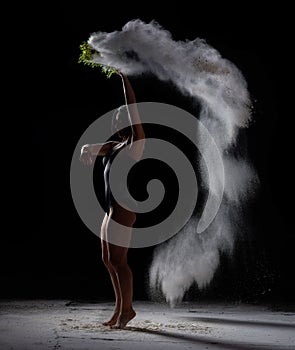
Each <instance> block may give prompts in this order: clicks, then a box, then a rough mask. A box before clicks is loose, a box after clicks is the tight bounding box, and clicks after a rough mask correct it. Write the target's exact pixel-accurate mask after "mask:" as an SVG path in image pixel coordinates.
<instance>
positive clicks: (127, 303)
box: [80, 74, 145, 329]
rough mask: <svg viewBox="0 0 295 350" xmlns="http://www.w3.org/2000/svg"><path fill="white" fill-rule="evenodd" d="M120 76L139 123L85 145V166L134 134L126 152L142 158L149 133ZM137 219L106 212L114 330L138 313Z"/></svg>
mask: <svg viewBox="0 0 295 350" xmlns="http://www.w3.org/2000/svg"><path fill="white" fill-rule="evenodd" d="M119 75H120V77H121V79H122V82H123V90H124V95H125V101H126V105H127V104H128V114H129V117H130V120H131V121H132V123H133V124H135V125H133V127H132V129H133V132H132V135H120V136H121V138H122V140H121V142H113V141H110V142H106V143H103V144H99V143H98V144H92V145H84V146H83V147H82V149H81V155H80V161H81V162H83V163H84V164H85V165H92V164H93V160H94V157H95V156H105V155H107V154H108V153H109V152H112V151H113V150H115V149H118V148H120V147H124V146H125V145H126V144H127V140H128V139H129V140H130V137H131V139H132V143H131V147H126V148H125V150H124V151H126V152H127V153H128V155H129V156H130V157H132V158H133V159H135V160H139V159H140V158H141V155H142V152H143V148H144V137H145V135H144V131H143V128H142V125H141V121H140V117H139V113H138V109H137V106H136V100H135V95H134V92H133V89H132V87H131V84H130V82H129V80H128V78H127V77H126V76H124V75H123V74H119ZM139 140H140V141H141V142H137V143H135V144H134V145H133V142H134V141H139ZM111 219H113V220H115V221H116V222H118V223H120V224H121V225H124V226H121V229H120V230H121V232H118V231H117V229H116V230H115V229H114V225H113V221H112V220H111ZM135 220H136V214H135V213H133V212H132V211H129V210H126V209H125V208H123V207H121V206H120V205H119V204H114V205H113V206H112V207H111V208H109V211H108V213H106V214H105V217H104V219H103V222H102V225H101V248H102V261H103V263H104V264H105V266H106V268H107V270H108V272H109V275H110V278H111V281H112V285H113V289H114V293H115V299H116V302H115V308H114V311H113V315H112V316H111V318H110V319H109V320H108V321H106V322H103V323H102V324H103V325H105V326H110V327H111V328H114V329H122V328H124V327H125V326H126V325H127V323H128V322H129V321H130V320H132V319H133V318H134V317H135V316H136V313H135V311H134V309H133V306H132V300H133V275H132V271H131V269H130V267H129V265H128V262H127V253H128V244H129V242H130V239H131V233H132V227H133V224H134V222H135ZM114 233H115V234H116V235H122V237H124V238H126V244H125V246H124V247H122V246H117V245H114V244H112V243H110V242H109V240H108V236H109V235H111V234H114Z"/></svg>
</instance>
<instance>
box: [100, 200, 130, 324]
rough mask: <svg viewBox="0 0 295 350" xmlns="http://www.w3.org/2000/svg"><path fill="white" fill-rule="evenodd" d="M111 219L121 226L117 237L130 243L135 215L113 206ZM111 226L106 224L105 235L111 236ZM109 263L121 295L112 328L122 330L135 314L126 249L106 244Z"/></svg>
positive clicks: (109, 223) (110, 223) (109, 222)
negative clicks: (119, 236) (121, 236)
mask: <svg viewBox="0 0 295 350" xmlns="http://www.w3.org/2000/svg"><path fill="white" fill-rule="evenodd" d="M111 218H112V219H113V220H115V221H117V222H119V223H121V224H122V225H125V226H123V227H122V228H121V232H116V234H118V235H124V237H125V239H126V240H127V242H130V239H131V232H132V225H133V224H134V222H135V218H136V216H135V214H134V213H132V212H128V211H126V210H124V209H122V208H121V207H117V206H114V210H113V212H112V215H111ZM126 226H127V227H126ZM112 230H113V225H112V222H111V221H108V224H107V231H106V232H107V235H108V234H111V233H112ZM107 247H108V251H109V261H110V263H111V265H112V267H113V269H114V270H115V272H116V275H117V278H118V282H119V288H120V293H121V309H120V314H119V317H118V319H117V322H116V324H115V325H113V327H112V328H124V327H125V326H126V324H127V323H128V322H129V321H130V320H131V319H132V318H134V317H135V315H136V313H135V311H134V310H133V307H132V299H133V275H132V271H131V269H130V267H129V265H128V262H127V253H128V248H127V247H121V246H117V245H114V244H112V243H109V242H107Z"/></svg>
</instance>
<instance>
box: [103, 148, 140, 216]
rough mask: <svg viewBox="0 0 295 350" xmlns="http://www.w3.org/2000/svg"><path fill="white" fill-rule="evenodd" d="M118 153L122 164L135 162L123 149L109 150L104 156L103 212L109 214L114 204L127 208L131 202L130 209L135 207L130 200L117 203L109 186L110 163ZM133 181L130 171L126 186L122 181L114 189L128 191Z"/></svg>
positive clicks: (125, 199) (134, 203) (133, 202)
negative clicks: (125, 189) (126, 189)
mask: <svg viewBox="0 0 295 350" xmlns="http://www.w3.org/2000/svg"><path fill="white" fill-rule="evenodd" d="M119 152H122V154H120V156H123V157H124V158H123V159H122V161H123V163H126V164H129V167H130V164H132V163H133V164H135V163H136V161H135V160H133V159H132V158H131V157H130V156H128V154H127V152H126V150H125V147H124V146H123V147H120V148H119V149H117V150H111V151H110V152H109V153H108V154H107V155H105V156H104V157H103V159H102V162H103V166H104V188H105V210H106V212H109V210H110V208H111V207H113V205H114V203H117V204H121V205H122V204H123V205H125V206H127V207H130V201H131V202H132V207H134V205H135V206H136V202H135V201H134V200H132V198H131V199H130V198H124V197H123V200H124V201H123V202H122V203H118V202H117V201H116V200H115V198H114V196H113V194H112V191H111V186H110V178H109V177H110V170H111V166H112V162H113V160H114V159H115V157H116V156H117V155H118V153H119ZM134 179H135V176H134V175H133V171H132V169H131V170H130V172H129V173H128V181H127V184H126V183H123V180H122V182H121V183H117V184H116V188H117V189H118V188H119V189H120V188H126V187H127V188H128V190H130V187H131V186H133V185H134Z"/></svg>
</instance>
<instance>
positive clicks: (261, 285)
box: [1, 1, 295, 302]
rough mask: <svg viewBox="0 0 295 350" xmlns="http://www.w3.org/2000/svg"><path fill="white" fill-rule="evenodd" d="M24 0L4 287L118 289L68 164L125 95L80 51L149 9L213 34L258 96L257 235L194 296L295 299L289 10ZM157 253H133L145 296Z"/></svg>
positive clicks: (158, 86) (64, 291) (193, 33)
mask: <svg viewBox="0 0 295 350" xmlns="http://www.w3.org/2000/svg"><path fill="white" fill-rule="evenodd" d="M243 6H244V7H243ZM26 10H28V11H27V12H28V13H30V14H29V15H28V16H24V20H23V21H19V22H18V23H17V24H16V34H15V35H14V44H15V45H16V46H17V45H19V47H18V48H17V50H16V51H15V56H16V61H18V55H22V65H21V69H20V71H21V72H20V75H17V74H16V75H13V78H11V81H12V85H13V87H14V89H13V100H12V103H11V105H10V107H11V108H10V114H11V115H12V117H13V123H16V125H17V126H18V123H20V122H22V124H24V129H22V127H21V128H20V127H19V128H18V130H19V131H20V135H21V136H20V138H19V139H17V140H15V138H14V140H15V141H14V142H13V143H14V145H17V146H16V150H15V152H16V160H17V161H16V162H14V163H15V164H16V167H15V168H16V170H15V171H12V170H7V172H8V175H9V177H11V178H13V179H14V180H13V181H14V183H13V188H16V196H13V200H12V201H13V205H12V206H11V209H10V215H9V223H10V224H9V226H8V228H6V229H3V232H2V237H1V238H2V254H1V259H2V265H1V266H2V273H1V297H2V298H34V297H38V298H43V297H46V298H69V299H71V298H76V299H94V300H100V299H105V298H107V299H111V298H112V297H113V295H112V292H111V284H110V281H109V278H108V275H107V272H106V271H105V268H104V266H103V264H102V262H101V260H100V244H99V239H98V238H97V237H96V236H95V235H94V234H93V233H92V232H89V230H88V229H87V228H86V227H85V225H84V224H83V223H82V221H81V220H80V218H79V217H78V215H77V213H76V210H75V208H74V205H73V203H72V199H71V194H70V185H69V167H70V162H71V157H72V153H73V150H74V147H75V145H76V142H77V141H78V139H79V137H80V135H81V133H82V132H83V131H84V130H85V128H86V127H87V126H88V125H89V124H90V123H91V122H92V121H93V120H94V119H96V118H97V116H99V115H102V114H103V113H105V112H107V111H109V110H111V109H113V108H116V107H118V106H119V105H120V104H122V103H123V94H122V89H121V82H120V80H119V78H118V77H113V78H111V79H106V77H104V76H103V75H101V74H99V73H98V72H96V71H94V70H92V69H90V68H87V67H84V66H82V65H80V64H78V63H77V59H78V55H79V44H80V43H81V42H82V41H83V40H86V39H87V38H88V36H89V34H90V33H92V32H94V31H113V30H120V29H121V27H122V26H123V25H124V24H125V23H126V22H127V21H129V20H131V19H135V18H140V19H142V20H143V21H146V22H148V21H150V20H153V19H154V20H156V21H158V22H159V23H160V24H161V25H162V26H163V27H164V28H166V29H167V30H169V31H170V32H171V33H172V35H173V38H174V39H175V40H185V39H189V40H192V39H194V38H195V37H201V38H204V39H206V40H207V42H208V43H209V44H211V45H212V46H213V47H215V48H216V49H218V50H219V51H220V53H221V54H222V55H223V56H224V57H226V58H228V59H230V60H231V61H232V62H234V63H235V64H236V65H237V66H238V67H239V68H240V69H241V70H242V72H243V73H244V75H245V77H246V79H247V81H248V84H249V90H250V92H251V95H252V97H253V100H254V101H255V103H254V106H255V109H254V116H255V122H254V123H253V124H252V126H251V128H250V129H249V130H248V131H247V138H248V148H249V154H250V157H251V159H252V161H253V163H254V165H255V167H256V169H257V171H258V174H259V177H260V180H261V187H260V191H259V193H258V194H257V198H256V200H255V201H254V202H253V203H252V204H251V210H252V211H251V212H252V219H251V225H252V226H253V233H252V235H251V237H250V238H249V239H245V240H240V241H238V242H237V245H236V250H235V252H234V254H233V256H231V257H222V259H221V265H220V268H219V269H218V271H217V273H216V275H215V278H214V280H213V282H212V284H211V286H210V287H209V288H208V289H207V290H205V291H199V290H198V289H197V288H196V287H195V288H192V289H191V290H190V291H189V293H187V295H186V298H188V299H193V300H198V299H200V298H201V299H202V298H212V299H220V300H234V301H236V300H238V301H240V300H242V301H252V302H254V301H269V300H272V301H280V302H285V301H291V300H293V301H294V295H295V286H294V262H295V260H294V243H295V238H294V229H293V227H292V215H293V212H292V197H291V189H292V187H293V183H292V180H293V176H292V173H293V170H292V167H291V164H292V163H291V162H292V160H293V159H294V157H293V154H292V148H291V143H292V133H293V130H292V127H291V122H292V119H293V115H292V112H293V108H292V101H293V99H292V96H291V93H292V91H293V87H292V84H291V82H292V80H291V74H292V66H293V62H292V56H291V54H290V49H289V47H290V45H291V44H292V41H291V39H290V37H291V34H290V27H291V23H290V22H289V18H288V13H289V12H288V9H287V8H271V7H268V8H266V9H258V8H257V7H255V6H252V5H251V4H250V3H245V4H241V5H239V8H235V7H233V6H232V5H231V6H229V5H228V6H225V5H223V6H220V7H219V8H217V7H214V6H213V5H212V6H211V5H208V6H206V5H201V4H198V5H194V6H193V5H192V3H191V4H185V3H183V4H182V6H179V5H177V6H174V5H169V7H164V8H163V9H162V10H160V9H159V8H158V7H157V6H156V5H153V4H151V3H146V4H143V3H141V4H140V6H138V7H137V6H134V5H133V6H131V5H129V4H128V3H124V4H121V5H118V4H115V3H110V4H102V3H99V2H93V1H92V2H91V1H90V2H78V3H75V4H73V3H71V2H69V3H66V2H59V3H58V4H57V5H55V6H53V5H49V4H48V5H46V4H42V5H39V7H38V6H37V7H34V8H32V9H26ZM23 22H25V23H24V25H21V24H20V23H23ZM278 23H280V25H278ZM24 52H27V53H28V54H26V55H25V57H23V56H24V55H23V53H24ZM131 81H132V83H133V86H134V88H135V91H136V95H137V100H138V101H139V102H143V101H157V102H165V103H171V104H175V105H178V106H180V107H183V108H186V109H189V108H190V107H189V106H190V103H189V102H190V101H188V100H187V99H185V98H184V97H182V96H181V95H180V94H179V93H178V92H177V91H176V90H175V89H174V88H173V87H171V86H169V84H167V83H162V82H159V81H157V80H156V79H155V78H154V77H151V76H149V77H143V78H131ZM15 96H17V98H16V97H15ZM14 129H15V128H14ZM6 151H7V149H6ZM5 154H6V153H5ZM8 169H10V168H9V167H8ZM13 169H14V167H13ZM3 190H5V184H4V188H3ZM152 253H153V247H151V248H145V249H140V250H136V249H135V250H134V249H133V250H130V252H129V261H130V265H131V267H132V269H133V272H134V280H135V282H134V297H135V298H136V299H146V298H149V294H148V287H147V276H148V267H149V264H150V262H151V259H152Z"/></svg>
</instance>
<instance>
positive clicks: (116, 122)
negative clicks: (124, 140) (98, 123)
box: [114, 112, 122, 135]
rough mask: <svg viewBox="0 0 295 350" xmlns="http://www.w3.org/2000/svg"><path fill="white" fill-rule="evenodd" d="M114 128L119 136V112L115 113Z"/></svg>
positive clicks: (120, 126)
mask: <svg viewBox="0 0 295 350" xmlns="http://www.w3.org/2000/svg"><path fill="white" fill-rule="evenodd" d="M114 128H115V130H116V131H117V132H118V134H119V135H120V130H121V129H122V120H121V118H120V112H118V113H116V116H115V120H114Z"/></svg>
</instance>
